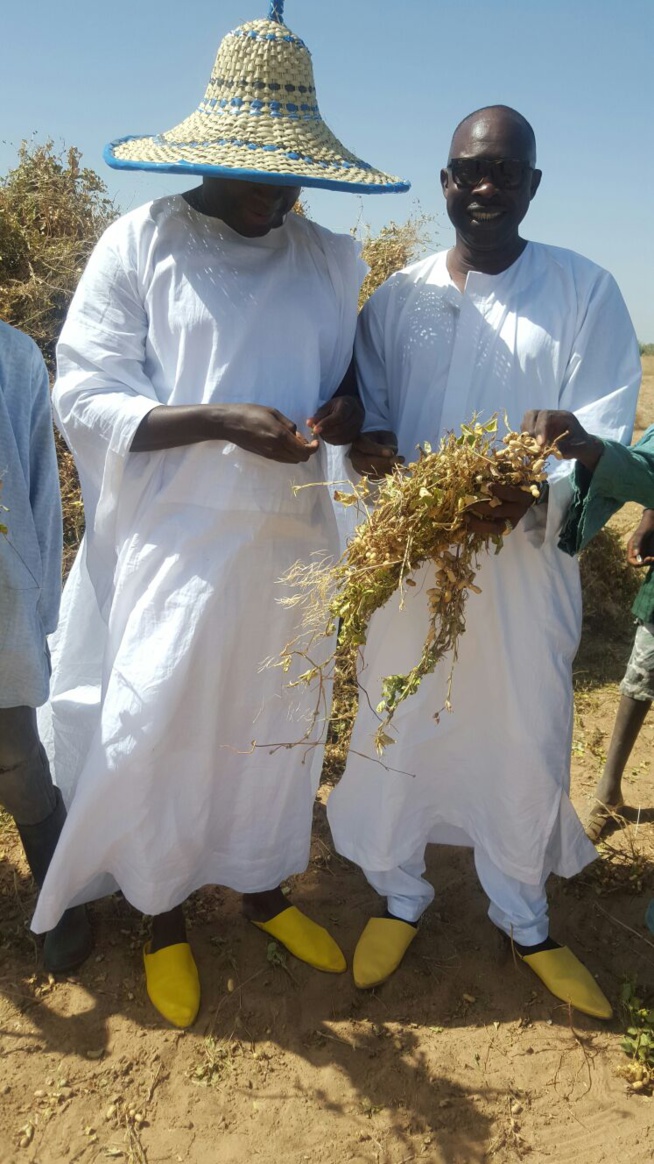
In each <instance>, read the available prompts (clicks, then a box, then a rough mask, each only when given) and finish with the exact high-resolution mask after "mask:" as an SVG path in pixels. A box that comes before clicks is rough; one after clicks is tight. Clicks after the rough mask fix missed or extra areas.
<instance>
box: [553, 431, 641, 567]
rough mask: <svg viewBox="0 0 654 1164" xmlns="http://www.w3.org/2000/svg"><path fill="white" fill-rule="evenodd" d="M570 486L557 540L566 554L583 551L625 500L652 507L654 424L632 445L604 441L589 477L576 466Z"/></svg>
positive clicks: (580, 467)
mask: <svg viewBox="0 0 654 1164" xmlns="http://www.w3.org/2000/svg"><path fill="white" fill-rule="evenodd" d="M573 489H574V493H573V498H572V504H571V506H570V510H569V512H568V516H567V520H566V523H565V526H564V528H563V530H562V533H561V541H560V548H561V549H562V550H565V552H566V553H568V554H576V553H579V552H580V551H581V550H583V549H584V547H585V546H586V545H587V544H588V542H589V541H590V540H591V539H592V538H594V537H595V534H596V533H599V531H600V529H602V527H603V526H604V525H605V524H606V522H607V521H608V520H609V518H610V517H611V516H612V515H613V514H614V513H615V512H616V511H617V510H618V509H619V508H620V506H621V505H624V504H625V502H627V501H635V502H636V503H637V504H638V505H642V506H644V507H645V509H654V425H652V427H651V428H649V429H648V430H647V432H646V433H645V435H644V436H643V437H642V438H641V440H640V441H639V442H638V444H637V445H634V447H633V448H625V447H624V445H620V444H618V443H617V442H616V441H605V442H604V452H603V453H602V456H601V457H600V460H599V462H598V464H597V467H596V469H595V472H594V473H593V475H592V477H590V479H589V474H588V472H587V471H586V470H584V469H583V467H582V466H580V465H577V466H576V468H575V472H574V477H573Z"/></svg>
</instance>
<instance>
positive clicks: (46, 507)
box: [29, 346, 63, 634]
mask: <svg viewBox="0 0 654 1164" xmlns="http://www.w3.org/2000/svg"><path fill="white" fill-rule="evenodd" d="M30 379H31V398H32V406H31V417H30V437H29V439H30V444H29V459H30V471H29V488H30V506H31V509H32V515H33V518H34V527H35V529H36V536H37V539H38V543H39V551H40V554H41V567H42V576H41V593H40V596H39V613H40V615H41V621H42V623H43V629H44V630H45V632H46V634H51V633H52V632H53V631H54V629H55V627H56V625H57V619H58V616H59V601H60V597H61V558H62V542H63V534H62V518H61V496H60V490H59V473H58V469H57V456H56V453H55V444H54V432H53V427H52V406H51V402H50V384H49V381H48V373H47V370H46V366H45V364H44V362H43V359H42V357H41V354H40V352H39V351H38V349H37V348H36V346H34V348H33V351H32V364H31V375H30Z"/></svg>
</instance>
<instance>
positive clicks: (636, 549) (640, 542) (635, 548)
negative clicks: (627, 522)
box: [627, 509, 654, 568]
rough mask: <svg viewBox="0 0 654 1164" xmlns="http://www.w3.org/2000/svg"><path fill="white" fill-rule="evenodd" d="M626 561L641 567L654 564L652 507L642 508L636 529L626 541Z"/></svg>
mask: <svg viewBox="0 0 654 1164" xmlns="http://www.w3.org/2000/svg"><path fill="white" fill-rule="evenodd" d="M627 561H628V562H629V565H630V566H636V567H637V568H641V567H643V566H651V565H654V509H644V510H643V516H642V517H641V519H640V525H639V526H638V529H636V530H634V532H633V533H632V535H631V537H630V538H629V541H628V542H627Z"/></svg>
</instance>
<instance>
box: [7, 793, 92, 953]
mask: <svg viewBox="0 0 654 1164" xmlns="http://www.w3.org/2000/svg"><path fill="white" fill-rule="evenodd" d="M55 793H56V796H57V804H56V806H55V808H54V810H53V811H52V812H51V813H50V816H47V817H46V818H45V820H42V821H39V823H38V824H35V825H19V824H16V828H17V829H18V833H19V836H20V839H21V841H22V842H23V848H24V849H25V856H26V857H27V863H28V865H29V867H30V869H31V871H32V876H33V878H34V880H35V881H36V884H37V885H38V886H39V888H40V887H41V886H42V885H43V882H44V880H45V875H46V873H47V871H48V867H49V865H50V861H51V860H52V855H53V853H54V851H55V849H56V847H57V841H58V840H59V836H60V834H61V830H62V828H63V827H64V821H65V819H66V808H65V806H64V802H63V800H62V796H61V793H60V791H59V789H58V788H55ZM92 949H93V934H92V932H91V926H90V925H89V919H88V917H87V914H86V907H85V906H84V905H76V906H73V908H72V909H67V910H66V912H65V913H64V914H63V915H62V917H61V918H60V919H59V921H58V922H57V924H56V926H55V927H54V929H53V930H50V931H49V932H48V933H47V934H46V935H45V942H44V945H43V964H44V966H45V969H46V970H47V971H48V973H50V974H71V973H72V971H73V970H76V969H77V967H78V966H81V965H82V962H85V961H86V959H87V958H88V956H89V954H90V953H91V950H92Z"/></svg>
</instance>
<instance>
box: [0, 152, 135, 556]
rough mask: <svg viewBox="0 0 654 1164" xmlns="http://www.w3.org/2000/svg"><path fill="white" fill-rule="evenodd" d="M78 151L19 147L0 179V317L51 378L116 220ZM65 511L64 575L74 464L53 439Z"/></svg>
mask: <svg viewBox="0 0 654 1164" xmlns="http://www.w3.org/2000/svg"><path fill="white" fill-rule="evenodd" d="M80 162H81V154H80V151H79V150H77V149H74V148H71V149H68V150H64V151H60V152H57V151H56V150H55V148H54V145H53V143H52V142H51V141H46V142H45V143H44V144H42V145H35V144H31V145H28V143H27V142H23V143H22V144H21V146H20V148H19V150H18V165H17V166H16V167H15V168H14V169H13V170H10V171H9V173H8V174H7V175H6V176H5V177H4V178H0V318H2V319H4V320H5V321H6V322H7V323H11V324H13V326H14V327H17V328H20V330H21V331H24V332H26V333H27V334H28V335H30V336H31V337H32V339H33V340H35V341H36V343H37V344H38V345H39V347H40V349H41V352H42V354H43V357H44V359H45V361H46V364H47V365H48V370H49V372H50V374H51V375H53V374H54V366H55V346H56V343H57V339H58V338H59V332H60V331H61V327H62V325H63V322H64V319H65V317H66V312H67V310H68V306H69V304H70V301H71V299H72V297H73V294H74V291H75V288H76V286H77V283H78V280H79V277H80V275H81V273H82V271H83V270H84V266H85V264H86V260H87V259H88V257H89V255H90V253H91V251H92V250H93V247H94V246H95V244H96V242H97V240H98V238H99V237H100V235H101V234H102V232H103V231H104V230H105V228H106V227H107V226H108V225H109V223H110V222H112V221H113V219H114V218H115V217H116V209H115V207H114V204H113V202H112V201H111V199H110V198H109V197H108V195H107V188H106V186H105V184H104V182H103V181H102V179H101V178H100V177H99V176H98V175H97V174H96V173H95V172H94V171H93V170H90V169H87V168H84V167H82V166H81V165H80ZM57 457H58V460H59V473H60V481H61V494H62V502H63V513H64V573H65V574H66V573H67V572H68V569H69V568H70V565H71V564H72V559H73V557H74V555H75V551H76V549H77V546H78V545H79V541H80V538H81V536H82V534H83V532H84V514H83V509H82V502H81V499H80V492H79V483H78V480H77V473H76V472H75V466H74V464H73V459H72V457H71V455H70V453H69V452H68V450H67V449H66V447H65V445H64V443H63V441H61V440H60V439H59V438H57Z"/></svg>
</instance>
